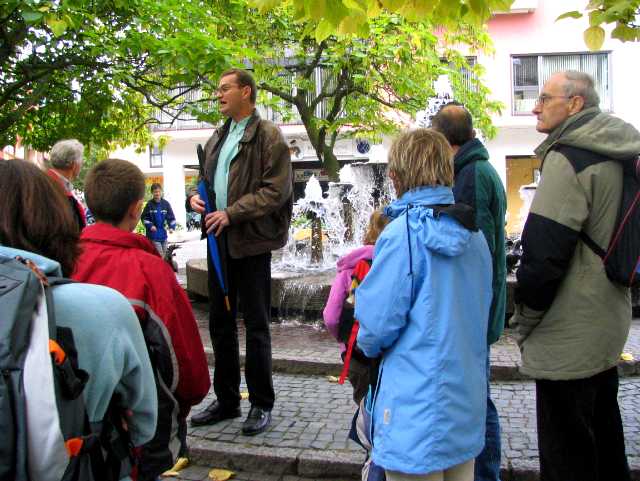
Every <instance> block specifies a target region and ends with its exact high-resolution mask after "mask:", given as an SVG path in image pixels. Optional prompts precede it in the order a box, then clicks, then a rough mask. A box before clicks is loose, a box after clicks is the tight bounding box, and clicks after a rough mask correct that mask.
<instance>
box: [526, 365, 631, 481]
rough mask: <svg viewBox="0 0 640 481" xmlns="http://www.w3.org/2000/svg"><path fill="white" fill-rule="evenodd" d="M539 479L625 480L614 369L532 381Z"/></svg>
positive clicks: (621, 433)
mask: <svg viewBox="0 0 640 481" xmlns="http://www.w3.org/2000/svg"><path fill="white" fill-rule="evenodd" d="M536 407H537V415H538V416H537V417H538V450H539V452H540V481H614V480H615V481H629V480H630V479H631V477H630V474H629V465H628V464H627V456H626V454H625V446H624V434H623V431H622V419H621V417H620V409H619V407H618V370H617V368H616V367H613V368H611V369H608V370H607V371H604V372H601V373H599V374H596V375H595V376H592V377H589V378H585V379H575V380H571V381H548V380H536Z"/></svg>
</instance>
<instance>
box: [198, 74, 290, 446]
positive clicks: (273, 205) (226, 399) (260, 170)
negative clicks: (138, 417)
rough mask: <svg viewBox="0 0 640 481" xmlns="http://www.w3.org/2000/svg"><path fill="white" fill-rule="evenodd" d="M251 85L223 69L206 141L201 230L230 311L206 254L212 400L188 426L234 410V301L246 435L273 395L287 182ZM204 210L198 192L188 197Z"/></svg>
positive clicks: (284, 151)
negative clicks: (276, 281) (217, 121)
mask: <svg viewBox="0 0 640 481" xmlns="http://www.w3.org/2000/svg"><path fill="white" fill-rule="evenodd" d="M256 93H257V88H256V84H255V81H254V80H253V77H252V76H251V75H250V74H249V73H248V72H246V71H245V70H241V69H231V70H228V71H227V72H224V73H223V74H222V76H221V78H220V81H219V83H218V89H217V97H218V105H219V108H220V112H221V113H222V114H223V115H224V116H225V117H227V121H226V122H225V123H224V125H223V126H222V127H221V128H220V129H218V130H216V131H215V132H214V134H213V135H212V136H211V138H210V139H209V141H208V142H207V144H206V145H205V167H204V176H205V177H206V179H207V180H208V181H209V184H210V186H211V189H212V192H211V194H213V195H212V196H211V198H210V201H211V202H212V208H213V207H214V206H215V209H216V210H215V212H212V213H209V214H207V216H206V217H205V219H204V226H203V229H205V230H206V231H207V233H214V234H215V236H216V239H217V244H218V251H219V252H220V256H221V258H222V261H223V264H224V265H225V267H226V268H225V269H224V271H225V272H226V282H227V287H228V290H229V298H230V301H231V312H228V311H227V310H226V308H225V302H224V297H223V292H222V290H221V289H220V285H219V282H218V280H217V278H216V273H215V269H214V267H213V264H212V262H211V256H210V255H209V262H208V268H209V280H210V281H209V301H210V314H209V332H210V334H211V342H212V344H213V350H214V356H215V371H214V375H213V388H214V391H215V393H216V397H217V399H216V401H214V402H213V403H212V404H211V405H209V406H208V407H207V408H206V409H205V410H204V411H202V412H201V413H199V414H197V415H195V416H193V417H192V418H191V423H192V424H193V425H195V426H199V425H204V424H214V423H216V422H219V421H221V420H223V419H229V418H234V417H238V416H240V415H241V413H240V359H239V352H238V332H237V326H236V309H237V305H238V298H240V301H241V305H242V313H243V317H244V323H245V328H246V339H247V340H246V342H247V345H246V362H245V377H246V380H247V387H248V390H249V402H250V403H251V410H250V411H249V415H248V416H247V419H246V420H245V422H244V424H243V426H242V432H243V434H246V435H254V434H259V433H261V432H263V431H264V430H265V429H266V428H267V427H268V426H269V424H270V423H271V409H272V407H273V403H274V400H275V394H274V390H273V381H272V375H271V334H270V331H269V323H270V319H271V251H272V250H274V249H279V248H280V247H282V246H283V245H284V244H285V243H286V241H287V235H288V231H289V222H290V220H291V210H292V205H293V203H292V191H293V182H292V174H291V159H290V157H289V148H288V146H287V144H286V142H285V141H284V137H283V136H282V133H281V132H280V130H279V129H278V127H277V126H276V125H274V124H273V123H272V122H269V121H267V120H263V119H261V118H260V116H259V115H258V113H257V112H256V110H255V102H256ZM189 202H190V205H191V207H192V208H193V210H194V211H196V212H199V213H203V212H204V201H203V199H201V198H200V196H199V195H198V194H197V193H192V195H191V197H190V199H189Z"/></svg>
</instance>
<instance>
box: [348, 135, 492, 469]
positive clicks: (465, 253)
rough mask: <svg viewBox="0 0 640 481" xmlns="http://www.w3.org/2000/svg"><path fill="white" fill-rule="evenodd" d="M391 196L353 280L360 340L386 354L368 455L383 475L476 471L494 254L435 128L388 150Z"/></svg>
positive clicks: (373, 397) (370, 404)
mask: <svg viewBox="0 0 640 481" xmlns="http://www.w3.org/2000/svg"><path fill="white" fill-rule="evenodd" d="M388 169H389V177H390V178H391V181H392V183H393V185H394V188H395V190H396V192H397V194H398V199H397V200H396V201H394V202H393V203H392V204H391V205H390V206H389V207H387V208H386V209H385V214H386V215H387V216H388V217H389V218H391V219H393V220H392V221H391V223H390V224H389V225H388V226H387V227H386V228H385V230H384V231H383V232H382V235H381V236H380V237H379V238H378V241H377V243H376V248H375V253H374V258H373V264H372V267H371V270H370V271H369V274H368V275H367V277H366V278H365V279H364V281H363V283H362V284H361V285H360V287H358V289H357V290H356V302H355V306H356V312H355V317H356V319H358V320H359V321H360V332H359V334H358V340H357V342H358V346H359V347H360V349H361V350H362V351H363V352H364V354H365V355H366V356H368V357H377V356H382V363H381V366H380V371H379V376H378V383H377V386H376V387H375V389H374V390H373V391H372V392H371V393H370V396H369V398H368V400H367V409H368V410H370V411H371V413H372V423H373V426H372V429H373V451H372V459H373V462H374V463H375V464H376V465H378V466H381V467H383V468H384V469H385V471H386V474H387V480H388V481H400V480H402V481H405V480H407V481H408V480H412V481H441V480H447V481H472V480H473V460H474V458H475V457H476V456H477V455H478V454H479V453H480V451H481V450H482V447H483V445H484V429H485V428H484V426H485V412H486V390H487V387H486V366H485V363H486V352H487V346H486V344H487V343H486V334H487V319H488V315H489V306H490V304H491V275H492V272H491V255H490V253H489V249H488V247H487V243H486V241H485V239H484V236H483V235H482V233H481V232H479V231H478V229H477V228H476V227H475V225H474V215H473V212H472V210H471V208H469V207H467V206H464V205H462V204H459V205H458V204H454V198H453V192H452V190H451V186H452V185H453V161H452V152H451V148H450V147H449V144H448V143H447V141H446V139H445V138H444V137H443V136H442V135H441V134H439V133H437V132H435V131H432V130H428V129H418V130H413V131H410V132H406V133H403V134H401V135H400V136H399V137H398V138H397V139H396V140H395V141H394V142H393V145H392V146H391V150H390V152H389V167H388Z"/></svg>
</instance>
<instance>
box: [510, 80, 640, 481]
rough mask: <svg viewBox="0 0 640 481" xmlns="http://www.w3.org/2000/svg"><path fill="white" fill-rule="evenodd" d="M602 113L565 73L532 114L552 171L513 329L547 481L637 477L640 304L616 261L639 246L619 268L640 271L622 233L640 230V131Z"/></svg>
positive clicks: (538, 204)
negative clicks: (634, 436) (633, 343)
mask: <svg viewBox="0 0 640 481" xmlns="http://www.w3.org/2000/svg"><path fill="white" fill-rule="evenodd" d="M598 105H599V97H598V94H597V92H596V90H595V88H594V83H593V79H592V78H591V77H590V76H589V75H587V74H584V73H581V72H576V71H565V72H559V73H556V74H553V75H552V76H551V77H550V78H549V80H548V81H547V82H546V83H545V84H544V87H543V89H542V92H541V94H540V96H539V97H538V101H537V102H536V106H535V108H534V109H533V113H534V114H535V115H536V116H537V125H536V129H537V130H538V132H542V133H546V134H548V137H547V138H546V139H545V140H544V142H542V144H541V145H540V146H539V147H538V148H537V149H536V151H535V152H536V155H537V156H538V158H540V159H541V160H542V175H541V180H540V183H539V185H538V188H537V192H536V195H535V198H534V199H533V203H532V205H531V210H530V213H529V216H528V218H527V221H526V223H525V226H524V231H523V233H522V249H523V254H522V259H521V264H520V267H519V268H518V270H517V273H516V276H517V279H518V285H517V288H516V291H515V302H516V312H515V314H514V316H513V318H512V320H511V323H512V324H513V325H515V326H516V327H517V329H518V336H519V344H520V348H521V351H522V367H521V369H520V370H521V372H522V373H524V374H526V375H528V376H530V377H532V378H533V379H535V380H536V402H537V410H536V411H537V421H538V450H539V453H540V479H544V480H545V481H608V480H613V479H615V480H616V481H625V480H629V479H630V474H629V466H628V464H627V459H626V455H625V443H624V435H623V430H622V421H621V418H620V409H619V407H618V399H617V396H618V371H617V365H618V360H619V358H620V354H621V352H622V349H623V347H624V344H625V341H626V339H627V335H628V333H629V326H630V323H631V302H630V296H629V289H628V283H627V282H626V281H621V280H620V278H619V276H617V275H616V274H615V272H614V271H618V270H619V269H617V268H614V269H612V268H611V267H612V264H611V262H610V260H612V259H614V258H617V257H618V254H622V257H625V256H626V255H627V254H630V253H632V252H633V251H634V250H635V252H636V254H635V259H632V260H630V261H629V262H628V263H629V265H628V266H624V265H623V264H624V263H623V264H620V265H619V267H620V268H621V269H622V270H631V271H635V268H636V265H637V258H638V256H637V249H638V247H639V246H640V236H638V235H636V236H635V238H633V236H631V238H630V242H629V244H628V245H627V246H624V245H622V244H619V243H618V240H619V239H620V238H621V237H620V236H619V235H618V234H617V233H618V232H623V231H625V230H626V229H625V226H627V227H628V226H631V227H633V226H634V225H635V224H636V221H634V222H632V223H631V224H629V219H634V215H636V214H637V212H636V210H635V208H634V207H633V206H632V205H631V204H627V202H626V200H625V199H626V198H627V197H629V194H630V193H631V192H630V190H629V189H628V188H627V185H628V181H630V180H633V177H634V176H630V175H628V173H627V172H629V170H630V169H629V168H628V166H630V165H632V166H633V165H635V164H636V160H637V157H638V153H639V152H640V132H638V131H637V130H636V129H635V128H634V127H633V126H631V125H630V124H628V123H626V122H624V121H622V120H620V119H618V118H616V117H613V116H611V115H609V114H605V113H603V112H601V111H600V109H599V107H598ZM631 170H633V169H631ZM633 182H635V187H632V188H631V190H635V191H636V192H635V194H633V196H634V197H637V191H638V187H637V182H636V181H635V180H634V181H633ZM624 211H626V214H624V215H622V216H620V212H624ZM634 212H635V214H634ZM627 214H628V215H627ZM621 229H622V230H621ZM625 238H626V236H625ZM627 248H628V249H627ZM611 253H615V254H614V255H613V257H611ZM631 257H634V256H631Z"/></svg>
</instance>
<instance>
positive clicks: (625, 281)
mask: <svg viewBox="0 0 640 481" xmlns="http://www.w3.org/2000/svg"><path fill="white" fill-rule="evenodd" d="M556 150H558V152H560V153H562V154H563V155H564V156H565V157H567V159H569V161H570V162H571V163H572V164H573V165H574V166H575V165H577V164H576V163H581V162H582V163H583V162H588V163H597V162H603V161H605V160H609V159H604V158H602V157H600V156H598V155H597V154H595V153H593V152H590V151H587V150H583V149H578V148H575V147H569V146H564V145H561V146H559V147H557V148H556ZM618 162H619V163H620V164H621V165H622V169H623V175H622V198H621V199H620V207H619V208H618V216H617V219H616V223H615V227H614V229H613V234H612V235H611V240H610V241H609V245H608V247H607V250H604V249H603V248H602V247H600V246H599V245H598V244H596V243H595V242H594V241H593V239H591V238H590V237H589V236H588V235H587V234H586V233H585V232H584V231H583V232H581V233H580V239H581V240H582V241H583V242H584V243H585V244H586V245H587V246H588V247H589V248H590V249H591V250H592V251H593V252H594V253H595V254H597V255H598V256H599V257H600V258H601V259H602V263H603V264H604V268H605V272H606V273H607V277H608V278H609V280H610V281H612V282H615V283H617V284H620V285H623V286H625V287H636V286H638V285H640V275H638V274H637V269H638V268H640V266H639V264H640V157H635V158H631V159H626V160H619V161H618Z"/></svg>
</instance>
